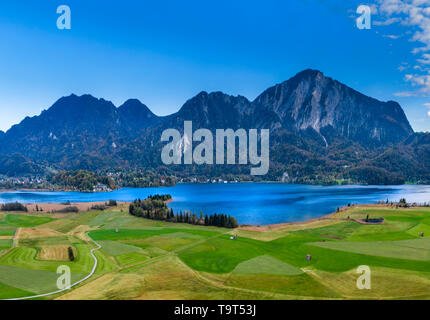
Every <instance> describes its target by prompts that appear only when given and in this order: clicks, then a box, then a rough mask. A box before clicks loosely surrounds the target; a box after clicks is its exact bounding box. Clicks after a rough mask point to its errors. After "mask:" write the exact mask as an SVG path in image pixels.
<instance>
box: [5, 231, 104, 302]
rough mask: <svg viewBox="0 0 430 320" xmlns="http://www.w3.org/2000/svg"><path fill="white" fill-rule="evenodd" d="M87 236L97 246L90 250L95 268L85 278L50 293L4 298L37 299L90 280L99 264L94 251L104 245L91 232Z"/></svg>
mask: <svg viewBox="0 0 430 320" xmlns="http://www.w3.org/2000/svg"><path fill="white" fill-rule="evenodd" d="M87 236H88V238H90V240H91V241H92V242H94V243H95V244H96V246H97V248H93V249H91V251H90V253H91V256H92V257H93V259H94V266H93V269H92V270H91V272H90V273H89V274H88V275H87V276H86V277H85V278H83V279H81V280H79V281H77V282H75V283H73V284H71V285H70V287H68V288H65V289H61V290H57V291H53V292H49V293H43V294H38V295H35V296H30V297H20V298H13V299H4V300H27V299H35V298H41V297H47V296H52V295H53V294H57V293H61V292H64V291H67V290H70V289H71V288H72V287H74V286H76V285H78V284H80V283H81V282H84V281H85V280H88V279H89V278H91V276H92V275H93V274H94V272H95V271H96V268H97V264H98V260H97V257H96V256H95V254H94V251H96V250H99V249H101V247H102V246H101V245H99V244H98V243H97V242H95V241H94V240H93V239H92V238H91V237H90V236H89V234H88V233H87ZM14 244H15V242H14Z"/></svg>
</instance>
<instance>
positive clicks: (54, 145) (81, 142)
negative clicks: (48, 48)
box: [0, 70, 430, 183]
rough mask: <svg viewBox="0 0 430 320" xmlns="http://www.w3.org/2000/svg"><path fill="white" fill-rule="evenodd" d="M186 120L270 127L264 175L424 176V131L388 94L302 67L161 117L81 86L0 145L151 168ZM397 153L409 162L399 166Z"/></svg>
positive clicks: (36, 156)
mask: <svg viewBox="0 0 430 320" xmlns="http://www.w3.org/2000/svg"><path fill="white" fill-rule="evenodd" d="M186 120H190V121H192V122H193V126H194V128H208V129H212V130H213V129H218V128H219V129H227V128H232V129H237V128H245V129H251V128H256V129H263V128H267V129H271V148H272V149H271V170H270V173H269V175H268V176H267V177H265V178H266V179H271V180H277V179H281V178H283V179H284V180H287V181H293V182H312V181H320V180H321V179H329V180H330V179H332V180H334V179H338V178H339V177H340V178H344V179H353V180H354V181H362V182H366V181H370V180H369V179H370V177H369V176H372V175H374V176H379V175H382V176H384V177H385V178H386V180H384V181H385V182H386V183H393V182H395V183H401V182H403V181H404V180H405V179H407V180H412V181H414V180H416V181H418V180H419V181H425V180H426V179H430V176H429V173H428V172H429V170H428V168H430V162H427V163H422V162H421V161H420V160H419V159H420V158H419V157H422V156H423V155H422V153H425V151H426V150H428V149H426V147H424V146H425V145H429V142H428V140H429V139H428V138H425V137H427V136H426V135H425V134H419V135H418V134H414V132H413V130H412V128H411V126H410V124H409V122H408V120H407V118H406V116H405V114H404V112H403V110H402V108H401V107H400V105H399V104H398V103H396V102H393V101H389V102H381V101H378V100H376V99H373V98H370V97H367V96H365V95H363V94H361V93H359V92H357V91H355V90H353V89H351V88H349V87H348V86H346V85H343V84H341V83H340V82H338V81H336V80H333V79H331V78H328V77H325V76H324V75H323V74H322V73H321V72H319V71H316V70H305V71H302V72H300V73H298V74H297V75H296V76H294V77H293V78H291V79H290V80H287V81H285V82H283V83H281V84H278V85H275V86H273V87H271V88H269V89H267V90H266V91H264V92H263V93H262V94H261V95H260V96H258V97H257V98H256V99H255V100H254V101H249V100H248V99H247V98H245V97H242V96H236V97H235V96H230V95H226V94H224V93H222V92H214V93H206V92H201V93H199V94H198V95H197V96H195V97H193V98H191V99H190V100H188V101H187V102H186V103H185V104H184V105H183V106H182V108H180V110H179V111H178V112H176V113H174V114H172V115H169V116H166V117H158V116H156V115H155V114H153V113H152V112H151V111H150V110H149V109H148V108H147V107H146V106H145V105H144V104H142V103H141V102H140V101H138V100H128V101H127V102H125V103H124V104H123V105H122V106H120V107H118V108H117V107H115V106H114V105H113V104H112V103H111V102H109V101H106V100H103V99H96V98H94V97H92V96H90V95H84V96H80V97H78V96H76V95H71V96H69V97H63V98H61V99H60V100H58V101H57V102H56V103H55V104H54V105H53V106H52V107H51V108H49V109H48V110H46V111H43V112H42V113H41V114H40V115H39V116H36V117H32V118H26V119H24V120H23V121H22V122H21V123H20V124H18V125H15V126H13V127H12V128H11V129H10V130H9V131H7V132H6V133H1V132H0V141H1V144H0V153H2V154H6V155H13V154H21V155H22V156H24V157H26V158H25V159H30V160H31V161H33V162H34V163H35V164H37V165H35V167H37V168H39V167H40V166H50V167H53V168H57V169H77V168H80V169H90V170H95V169H100V168H110V167H114V166H121V167H128V168H136V167H138V168H154V169H157V168H158V167H159V166H160V165H161V161H160V149H161V146H162V145H161V143H160V136H161V132H162V130H163V129H166V128H177V129H179V130H181V129H182V128H183V124H184V121H186ZM408 159H409V160H410V162H408V161H409V160H408ZM425 159H427V156H425ZM22 162H23V161H22V159H21V163H22ZM398 162H400V163H403V162H406V163H411V164H412V165H411V166H412V167H409V168H407V169H408V170H407V171H404V169H405V168H404V166H402V165H400V164H398ZM26 163H27V161H26ZM24 167H25V166H24ZM414 168H415V169H418V168H419V170H421V171H420V173H418V172H417V170H414ZM33 169H34V168H33ZM165 169H166V168H163V170H165ZM168 170H171V171H172V173H175V172H176V174H182V175H197V174H201V175H206V176H220V175H222V174H229V173H231V174H241V173H244V172H249V170H243V168H241V167H239V166H232V167H227V166H224V167H220V166H201V167H198V166H187V167H184V166H179V167H171V168H168ZM12 171H14V170H12ZM24 171H25V170H23V172H22V173H25V172H24ZM426 172H427V173H426ZM0 173H2V169H1V167H0Z"/></svg>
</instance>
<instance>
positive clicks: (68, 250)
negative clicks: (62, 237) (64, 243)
mask: <svg viewBox="0 0 430 320" xmlns="http://www.w3.org/2000/svg"><path fill="white" fill-rule="evenodd" d="M67 252H68V253H69V260H70V261H74V260H75V254H74V253H73V248H72V247H68V248H67Z"/></svg>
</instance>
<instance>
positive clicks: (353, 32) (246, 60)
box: [0, 0, 430, 131]
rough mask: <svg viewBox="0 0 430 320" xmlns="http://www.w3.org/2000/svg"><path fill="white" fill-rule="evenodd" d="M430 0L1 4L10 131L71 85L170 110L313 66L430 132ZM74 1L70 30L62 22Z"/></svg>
mask: <svg viewBox="0 0 430 320" xmlns="http://www.w3.org/2000/svg"><path fill="white" fill-rule="evenodd" d="M427 2H430V1H426V0H407V1H399V0H375V1H368V2H359V1H353V0H350V1H349V0H339V1H337V0H327V1H323V0H320V1H318V0H289V1H285V0H266V1H249V0H248V1H244V0H234V1H232V0H230V1H225V0H217V1H194V0H189V1H187V0H185V1H170V0H165V1H159V0H158V1H155V0H154V1H146V0H141V1H131V0H124V1H120V2H113V1H112V2H111V1H109V2H107V1H96V0H91V1H84V0H81V1H77V0H58V1H52V0H44V1H39V3H36V1H30V0H28V1H16V2H12V1H8V3H5V2H4V1H2V2H1V3H0V37H1V41H0V112H1V117H0V129H1V130H7V129H8V128H9V127H10V126H11V125H13V124H15V123H17V122H19V121H21V120H22V119H23V118H24V117H25V116H27V115H29V116H32V115H36V114H39V113H40V112H41V111H42V110H43V109H46V108H48V107H49V106H51V105H52V104H53V103H54V102H55V101H56V100H57V99H58V98H60V97H62V96H66V95H69V94H71V93H75V94H85V93H90V94H92V95H94V96H96V97H102V98H105V99H107V100H111V101H112V102H113V103H114V104H115V105H117V106H119V105H120V104H122V103H123V102H124V101H125V100H127V99H128V98H138V99H139V100H141V101H142V102H143V103H145V104H146V105H147V106H148V107H149V108H150V109H151V110H152V111H153V112H154V113H156V114H158V115H165V114H169V113H172V112H175V111H177V110H178V109H179V108H180V107H181V106H182V104H183V103H184V102H185V101H186V100H187V99H189V98H191V97H192V96H194V95H196V94H197V93H199V92H200V91H202V90H205V91H223V92H225V93H228V94H232V95H238V94H241V95H244V96H246V97H247V98H249V99H251V100H252V99H254V98H255V97H256V96H257V95H258V94H260V93H261V92H262V91H263V90H265V89H266V88H268V87H270V86H272V85H274V84H276V83H279V82H282V81H284V80H287V79H289V78H290V77H292V76H294V75H295V74H296V73H297V72H299V71H301V70H303V69H307V68H313V69H318V70H321V71H322V72H324V74H326V75H327V76H330V77H332V78H335V79H337V80H339V81H341V82H343V83H345V84H347V85H349V86H351V87H353V88H354V89H356V90H359V91H361V92H363V93H365V94H367V95H370V96H372V97H375V98H378V99H381V100H384V101H385V100H396V101H398V102H399V103H400V104H401V105H402V107H403V108H404V110H405V112H406V114H407V116H408V118H409V120H410V122H411V124H412V126H413V127H414V129H415V130H417V131H430V75H429V74H430V73H429V71H428V67H429V66H430V55H428V56H426V54H427V53H426V52H427V51H429V52H430V50H429V48H430V46H429V44H430V23H428V24H427V22H428V21H427V20H426V19H428V18H427V16H430V10H427V7H429V6H430V3H427ZM361 3H362V4H367V5H369V6H371V7H372V12H373V14H372V22H373V23H372V28H371V29H370V30H360V29H358V28H357V27H356V21H355V18H356V17H358V16H359V15H358V14H357V13H356V9H357V7H358V5H359V4H361ZM63 4H65V5H68V6H70V8H71V12H72V29H71V30H59V29H57V26H56V21H57V18H58V16H59V15H58V14H57V13H56V10H57V7H58V6H59V5H63ZM406 5H407V6H406ZM405 6H406V7H405ZM417 10H421V11H418V12H421V13H422V16H421V17H420V16H417ZM427 11H429V12H427ZM427 36H428V39H427ZM427 42H428V43H427ZM417 48H421V49H417ZM426 104H428V105H426Z"/></svg>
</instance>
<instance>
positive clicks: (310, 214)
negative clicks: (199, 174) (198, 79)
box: [0, 183, 430, 225]
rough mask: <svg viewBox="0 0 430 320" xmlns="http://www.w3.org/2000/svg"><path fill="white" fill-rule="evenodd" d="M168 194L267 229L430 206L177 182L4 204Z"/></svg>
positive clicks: (390, 192) (324, 189) (306, 189)
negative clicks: (354, 209)
mask: <svg viewBox="0 0 430 320" xmlns="http://www.w3.org/2000/svg"><path fill="white" fill-rule="evenodd" d="M156 193H158V194H166V193H169V194H171V195H172V197H173V198H174V201H173V202H171V203H169V207H170V208H173V209H174V210H175V212H176V211H179V210H190V211H193V212H196V213H199V212H200V210H202V211H203V212H204V213H208V214H211V213H226V214H230V215H232V216H234V217H235V218H237V219H238V221H239V223H240V224H254V225H265V224H273V223H282V222H295V221H304V220H308V219H312V218H318V217H321V216H324V215H326V214H328V213H331V212H334V211H335V210H336V208H337V207H341V206H344V205H347V204H348V203H357V204H359V203H376V202H377V201H380V200H386V199H388V200H390V201H399V199H400V198H406V200H407V201H408V202H419V203H423V202H430V186H428V185H402V186H357V185H353V186H311V185H292V184H282V183H229V184H217V183H214V184H178V185H176V186H174V187H160V188H139V189H133V188H124V189H120V190H116V191H114V192H101V193H80V192H21V191H17V192H5V193H0V203H6V202H15V201H19V202H22V203H43V202H54V203H63V202H66V201H71V202H91V201H108V200H109V199H114V200H117V201H132V200H134V199H137V198H140V199H144V198H146V197H147V196H148V195H151V194H156Z"/></svg>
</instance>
